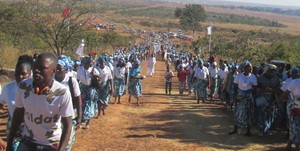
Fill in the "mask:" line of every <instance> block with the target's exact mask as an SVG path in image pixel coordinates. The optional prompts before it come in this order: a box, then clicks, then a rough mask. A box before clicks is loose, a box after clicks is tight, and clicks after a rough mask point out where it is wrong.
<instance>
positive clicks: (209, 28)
mask: <svg viewBox="0 0 300 151" xmlns="http://www.w3.org/2000/svg"><path fill="white" fill-rule="evenodd" d="M211 28H212V27H211V26H209V27H207V35H211Z"/></svg>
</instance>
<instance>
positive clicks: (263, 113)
mask: <svg viewBox="0 0 300 151" xmlns="http://www.w3.org/2000/svg"><path fill="white" fill-rule="evenodd" d="M262 97H264V98H265V99H266V100H267V104H266V105H263V106H257V107H256V109H257V125H258V127H259V129H260V130H261V131H262V132H264V133H266V132H267V131H268V130H269V129H270V128H271V126H272V124H273V122H274V118H275V97H274V95H273V94H271V93H263V94H262Z"/></svg>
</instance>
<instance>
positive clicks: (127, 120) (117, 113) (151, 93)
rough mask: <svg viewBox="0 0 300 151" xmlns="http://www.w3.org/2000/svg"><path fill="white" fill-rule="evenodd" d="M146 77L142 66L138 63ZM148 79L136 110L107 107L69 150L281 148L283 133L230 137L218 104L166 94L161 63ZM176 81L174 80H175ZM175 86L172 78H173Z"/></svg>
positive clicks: (227, 116) (2, 115)
mask: <svg viewBox="0 0 300 151" xmlns="http://www.w3.org/2000/svg"><path fill="white" fill-rule="evenodd" d="M142 67H143V70H142V73H144V74H145V73H146V70H147V68H146V62H143V63H142ZM156 68H157V69H156V73H155V75H154V76H153V77H148V78H146V79H144V80H143V96H142V97H141V100H142V104H141V106H139V107H138V106H136V105H135V104H133V103H135V99H133V100H132V102H133V103H132V104H128V103H127V99H128V96H127V95H125V96H124V97H123V98H121V99H122V104H121V105H110V106H109V108H108V109H107V114H106V115H105V116H102V117H101V118H99V119H93V120H92V121H91V129H90V130H83V129H79V130H77V132H76V140H75V144H74V146H73V151H96V150H99V151H123V150H124V151H152V150H154V151H169V150H170V151H174V150H175V151H177V150H180V151H184V150H186V151H194V150H205V151H206V150H249V151H250V150H251V151H252V150H269V151H274V150H275V151H276V150H278V151H280V150H284V146H285V142H286V138H285V133H283V132H276V131H274V133H273V135H272V136H265V137H258V136H257V131H254V132H253V136H252V137H245V136H243V133H244V132H241V133H240V134H238V135H235V136H228V135H227V133H228V132H229V131H230V130H231V129H232V128H233V127H232V121H233V120H232V119H233V118H232V112H231V111H230V110H229V109H226V108H224V107H223V105H222V104H221V103H219V102H218V101H215V102H207V103H201V104H196V100H195V99H193V97H192V96H187V95H184V96H179V95H177V94H178V89H177V88H178V86H177V83H174V84H173V86H174V89H173V91H172V94H173V95H165V94H164V93H165V91H164V78H163V74H164V72H165V64H164V62H161V61H158V62H157V65H156ZM175 79H176V78H175ZM175 82H176V80H175ZM6 117H7V113H6V112H5V111H4V110H0V136H1V137H2V138H5V136H6V133H5V128H6V127H5V125H6Z"/></svg>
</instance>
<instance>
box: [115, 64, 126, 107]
mask: <svg viewBox="0 0 300 151" xmlns="http://www.w3.org/2000/svg"><path fill="white" fill-rule="evenodd" d="M125 72H126V64H125V60H124V59H123V58H120V59H119V60H118V63H117V64H116V67H114V92H115V93H114V96H115V101H114V104H116V102H117V98H118V104H121V96H123V95H124V92H125V88H126V87H125Z"/></svg>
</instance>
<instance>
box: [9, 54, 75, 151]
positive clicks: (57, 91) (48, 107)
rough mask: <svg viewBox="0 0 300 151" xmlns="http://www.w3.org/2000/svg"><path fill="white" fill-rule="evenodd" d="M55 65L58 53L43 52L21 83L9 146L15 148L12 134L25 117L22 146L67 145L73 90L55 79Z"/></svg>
mask: <svg viewBox="0 0 300 151" xmlns="http://www.w3.org/2000/svg"><path fill="white" fill-rule="evenodd" d="M56 65H57V58H56V56H55V55H53V54H51V53H42V54H40V55H39V56H38V57H37V60H36V61H35V63H34V67H33V78H29V79H26V80H24V81H22V82H21V83H20V84H19V88H18V89H17V94H16V100H15V103H16V109H15V111H14V114H13V118H12V128H11V131H10V133H9V136H8V141H7V150H9V151H11V150H12V143H13V138H14V137H15V135H16V131H17V129H18V127H19V125H20V123H21V122H22V121H23V120H24V123H25V127H24V129H23V139H22V140H21V143H20V145H19V148H18V149H19V150H59V151H63V150H65V149H66V146H67V144H68V141H69V138H70V133H71V129H72V119H71V116H72V115H73V114H74V112H73V105H72V100H71V94H70V91H69V90H68V89H67V88H66V87H65V86H63V85H62V84H60V83H59V82H57V81H55V80H53V76H54V73H55V72H56Z"/></svg>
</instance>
